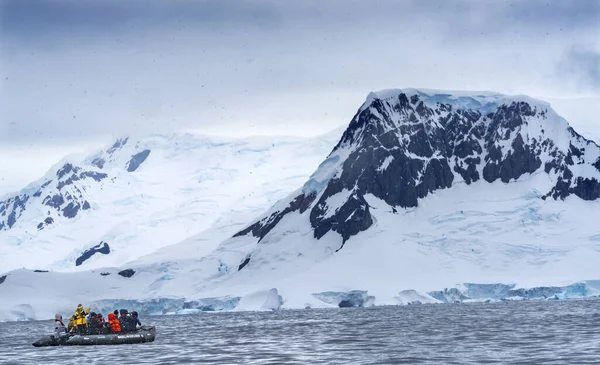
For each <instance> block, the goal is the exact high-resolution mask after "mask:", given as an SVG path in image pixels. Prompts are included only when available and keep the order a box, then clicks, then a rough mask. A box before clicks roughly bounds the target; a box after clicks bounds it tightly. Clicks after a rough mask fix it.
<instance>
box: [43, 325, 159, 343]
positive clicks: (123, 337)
mask: <svg viewBox="0 0 600 365" xmlns="http://www.w3.org/2000/svg"><path fill="white" fill-rule="evenodd" d="M155 337H156V330H155V329H154V327H149V328H143V327H142V328H140V329H139V330H137V331H135V332H125V333H108V334H98V335H74V336H69V337H62V338H56V337H54V336H44V337H42V338H40V339H39V340H37V341H35V342H34V343H33V346H35V347H44V346H94V345H124V344H134V343H144V342H152V341H154V338H155Z"/></svg>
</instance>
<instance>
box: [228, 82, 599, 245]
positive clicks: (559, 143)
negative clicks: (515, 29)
mask: <svg viewBox="0 0 600 365" xmlns="http://www.w3.org/2000/svg"><path fill="white" fill-rule="evenodd" d="M540 171H545V172H546V173H548V174H549V175H550V177H551V178H552V179H553V180H555V181H556V185H555V187H554V188H553V189H552V190H551V191H550V192H548V194H546V195H545V197H544V198H547V197H552V198H554V199H559V198H561V199H564V198H566V197H567V196H569V195H571V194H574V195H576V196H578V197H580V198H582V199H586V200H593V199H597V198H599V197H600V148H599V147H598V145H596V144H595V143H594V142H592V141H588V140H586V139H585V138H583V137H582V136H580V135H579V134H577V133H576V132H575V131H574V130H573V129H572V128H570V127H569V125H568V123H567V122H566V121H565V120H564V119H562V118H561V117H560V116H558V115H557V114H556V113H555V112H554V111H553V110H552V109H551V108H550V106H549V104H547V103H545V102H542V101H539V100H535V99H531V98H529V97H526V96H519V97H513V96H505V95H501V94H495V93H472V94H467V93H464V92H457V93H454V92H436V91H427V90H416V89H405V90H388V91H383V92H378V93H371V94H370V95H369V96H368V97H367V101H366V102H365V103H364V104H363V106H362V107H361V108H360V109H359V110H358V112H357V113H356V115H355V116H354V118H353V119H352V121H351V122H350V124H349V125H348V128H347V129H346V131H345V132H344V133H343V135H342V138H341V139H340V141H339V143H338V144H337V146H336V147H335V148H334V150H333V151H332V153H331V154H330V156H329V157H328V159H327V160H326V161H325V162H324V163H323V164H322V165H321V166H320V167H319V169H318V170H317V171H316V172H315V174H314V175H313V177H311V180H310V181H309V182H307V184H305V187H304V189H303V190H302V192H301V193H300V194H297V196H295V197H293V198H292V199H291V203H290V204H289V206H288V207H287V208H284V209H277V210H275V211H274V212H272V213H271V214H270V215H269V216H268V217H266V218H264V219H263V220H261V221H259V222H257V223H255V224H253V225H252V226H250V227H249V228H248V229H246V230H243V231H242V232H240V233H238V235H242V234H248V233H252V234H253V235H254V236H256V237H259V238H260V239H263V238H264V237H265V236H266V235H267V234H268V233H269V231H271V230H272V229H274V228H275V227H276V225H277V223H278V221H279V220H281V219H282V218H283V216H284V215H286V214H291V213H294V212H296V211H298V213H300V214H302V213H303V211H308V213H307V214H309V217H310V222H311V225H312V228H313V230H314V236H315V237H316V238H321V237H322V236H324V235H325V234H327V233H328V232H330V231H334V232H337V233H339V234H340V235H341V236H342V239H343V242H345V241H347V240H348V239H349V238H350V237H352V236H353V235H355V234H357V233H359V232H360V231H364V230H366V229H368V228H369V227H370V226H371V225H372V223H373V218H372V216H371V212H370V209H371V208H370V206H369V204H368V202H367V200H366V199H365V196H366V195H367V194H370V195H373V196H375V197H376V198H379V199H381V200H383V201H385V202H386V203H387V204H388V205H389V206H390V207H391V210H393V211H395V210H396V209H397V208H409V207H416V206H418V202H419V199H421V198H424V197H425V196H427V195H428V194H430V193H432V192H434V191H436V190H439V189H445V188H450V187H451V186H452V185H453V184H455V183H458V182H463V183H466V184H472V183H474V182H477V181H480V180H482V179H483V180H485V181H487V182H494V181H496V180H500V181H502V182H504V183H509V182H511V181H515V180H517V179H519V178H521V177H523V176H526V175H527V174H532V173H534V172H540ZM307 197H311V199H310V202H309V203H308V206H307V205H306V204H304V205H303V209H302V211H300V209H299V208H297V205H298V204H297V203H296V202H298V201H301V202H305V201H307Z"/></svg>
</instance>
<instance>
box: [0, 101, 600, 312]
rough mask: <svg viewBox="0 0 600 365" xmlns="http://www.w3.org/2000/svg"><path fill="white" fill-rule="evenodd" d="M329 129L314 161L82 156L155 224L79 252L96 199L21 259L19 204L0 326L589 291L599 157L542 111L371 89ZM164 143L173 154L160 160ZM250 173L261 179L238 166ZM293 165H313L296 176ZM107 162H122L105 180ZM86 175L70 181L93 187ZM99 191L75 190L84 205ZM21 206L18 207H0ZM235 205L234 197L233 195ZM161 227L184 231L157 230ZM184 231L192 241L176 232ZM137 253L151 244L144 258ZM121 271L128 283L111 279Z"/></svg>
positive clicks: (521, 104) (534, 106) (246, 148)
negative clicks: (85, 313) (77, 235)
mask: <svg viewBox="0 0 600 365" xmlns="http://www.w3.org/2000/svg"><path fill="white" fill-rule="evenodd" d="M340 134H341V138H340ZM340 134H338V135H337V137H336V138H334V139H333V143H329V142H331V140H329V142H328V143H329V144H326V143H325V142H324V141H323V140H321V141H319V142H317V146H321V147H322V149H320V147H319V148H316V147H315V145H314V144H312V143H314V141H313V142H307V141H305V140H304V141H288V142H285V143H283V144H284V145H285V146H282V149H272V148H273V146H271V147H269V144H268V143H267V142H265V141H259V142H256V141H243V142H239V143H240V144H239V145H236V147H235V148H233V147H231V146H232V145H231V143H232V142H214V141H212V142H206V141H203V142H198V141H197V140H194V139H184V140H185V142H180V140H179V139H178V138H175V137H174V138H173V139H164V138H163V137H152V138H151V139H149V140H147V142H144V143H140V145H139V146H137V147H136V146H135V144H133V147H132V144H131V143H130V142H123V143H121V144H120V145H119V146H116V147H115V151H114V152H112V153H113V154H118V151H119V148H124V147H123V146H128V145H129V146H130V147H127V148H132V150H129V151H128V152H127V153H124V154H123V156H122V157H120V159H119V160H118V161H116V160H115V161H112V160H111V159H110V158H105V157H106V154H105V152H101V153H100V154H99V155H93V156H91V157H90V164H88V165H85V166H84V167H85V169H83V170H82V171H96V172H100V171H102V172H103V173H106V174H107V175H108V176H110V177H107V178H103V179H102V181H110V179H111V178H112V177H113V175H115V174H117V175H118V177H119V178H118V179H116V180H115V181H117V180H119V179H123V180H125V181H126V182H129V183H131V184H134V186H135V187H139V189H140V191H142V190H143V191H144V193H143V194H144V195H145V198H144V199H142V200H140V199H139V197H137V196H127V195H123V196H118V199H117V201H118V202H119V204H117V205H118V206H124V207H128V208H127V209H128V210H122V211H120V213H119V211H117V212H111V213H110V214H109V213H106V212H105V213H103V214H106V216H107V217H109V216H111V215H112V214H113V213H114V214H115V219H120V220H121V221H122V220H123V219H124V217H128V218H127V219H130V218H129V214H132V213H127V212H132V211H133V212H135V214H142V213H143V214H146V212H145V210H146V209H147V210H148V211H153V212H154V213H155V214H158V217H156V216H155V217H153V221H154V224H148V223H145V224H144V225H143V227H135V224H134V223H133V222H135V220H133V221H131V220H130V221H128V222H121V224H119V225H116V226H113V227H112V228H111V231H110V232H111V233H110V234H107V233H104V231H103V230H101V231H100V232H99V234H98V235H97V236H96V238H95V239H94V240H91V241H87V242H83V243H81V242H77V244H75V243H69V241H70V240H73V241H76V239H72V238H69V236H68V235H66V233H65V232H66V231H61V228H60V227H62V226H64V227H68V226H69V225H70V224H75V223H71V222H78V223H77V224H78V226H81V227H82V232H86V233H88V234H89V233H90V232H92V233H93V232H96V231H95V230H94V229H96V228H94V229H92V228H91V223H90V225H83V223H80V222H85V220H86V218H85V217H86V215H87V216H90V217H94V215H95V214H98V213H97V212H98V211H101V210H102V208H101V207H99V202H100V201H101V200H98V198H97V197H99V196H101V194H100V193H98V194H100V195H97V196H96V195H95V194H96V193H94V194H91V195H90V198H89V199H88V198H87V195H84V197H85V199H86V201H89V202H90V209H87V210H86V211H85V212H84V213H85V214H84V213H81V212H80V213H78V214H82V215H81V216H80V217H79V216H78V217H77V218H75V221H71V220H68V219H64V218H65V217H61V216H53V217H54V218H55V222H53V223H50V224H48V225H47V226H44V228H43V229H42V230H40V231H37V232H36V235H37V236H39V237H44V236H43V234H48V235H49V234H50V233H46V232H53V231H54V233H52V235H51V236H48V237H52V238H55V239H57V240H58V241H59V243H60V244H61V245H64V246H65V247H68V248H69V249H68V250H67V249H65V250H64V252H61V253H60V257H61V259H58V258H57V257H44V255H45V253H46V249H45V246H44V245H43V244H42V243H41V242H38V244H37V245H35V247H33V246H31V247H28V246H27V244H25V243H24V240H23V236H20V235H19V234H15V233H14V232H17V233H18V232H21V231H20V230H21V228H19V227H20V225H21V224H25V222H29V223H30V226H31V225H33V223H34V222H36V223H37V222H38V221H39V217H40V216H39V214H37V215H36V214H33V213H32V212H33V211H34V210H33V209H32V210H30V209H29V205H30V204H33V203H34V202H35V201H36V200H35V199H34V198H35V197H30V198H28V199H27V202H26V203H25V204H21V203H19V204H17V208H18V209H17V211H18V212H20V208H19V207H21V205H23V206H26V207H27V208H26V212H25V213H23V214H22V215H21V217H23V218H19V219H20V221H17V222H16V224H14V228H11V229H9V230H4V231H2V232H0V235H4V236H0V238H2V241H1V242H2V246H0V247H3V249H4V250H5V251H3V252H6V253H7V254H9V255H13V256H12V257H17V258H18V260H23V257H26V254H25V253H31V254H32V256H34V260H33V261H34V262H32V263H27V266H26V267H27V269H22V268H21V266H15V265H13V266H7V267H6V269H4V270H0V272H1V273H2V277H5V278H4V280H3V281H2V280H0V296H1V297H2V298H3V300H2V303H1V304H0V320H10V319H41V318H51V317H52V315H53V313H54V312H56V311H59V310H60V311H66V310H72V309H70V308H71V307H72V306H73V303H78V302H85V303H92V305H97V306H98V307H101V308H103V310H104V309H108V308H111V307H114V306H118V305H127V306H130V307H132V308H136V309H137V308H140V310H141V312H142V313H148V314H151V313H165V314H171V313H173V314H176V313H199V312H204V311H236V310H278V309H279V310H285V309H298V308H332V307H369V306H378V305H409V304H410V305H413V304H436V303H456V302H459V303H464V302H473V301H481V302H487V301H490V302H493V301H503V300H564V299H577V298H590V297H597V296H598V295H599V290H600V284H598V283H600V281H599V280H598V279H600V269H599V268H598V265H597V263H598V262H599V260H600V240H598V236H599V233H598V230H597V224H596V221H597V217H598V216H599V213H600V203H599V201H598V199H597V195H598V194H599V193H600V190H598V186H600V184H599V181H600V147H598V145H597V143H596V142H594V141H591V140H587V139H585V138H583V137H582V136H580V135H579V134H577V132H576V131H574V130H573V129H572V128H571V127H570V126H569V124H568V123H567V121H565V120H564V119H563V118H562V117H560V116H558V115H557V114H556V113H555V112H554V111H553V110H552V109H551V106H550V105H549V104H548V103H545V102H543V101H539V100H535V99H532V98H529V97H526V96H505V95H501V94H497V93H489V92H474V93H472V92H452V91H432V90H425V89H394V90H387V91H383V92H376V93H372V94H370V95H369V96H368V97H367V101H366V102H365V103H364V104H363V105H362V106H361V107H360V108H359V109H358V111H357V113H356V115H355V117H354V118H353V119H352V121H351V122H350V124H349V126H348V128H347V129H346V130H345V131H344V132H343V134H342V133H340ZM336 140H337V141H338V142H337V145H336V144H335V141H336ZM150 141H153V142H152V143H162V144H163V145H164V148H162V149H161V148H157V147H156V146H154V145H152V143H150ZM255 142H256V143H258V144H259V145H261V146H262V147H261V148H256V146H254V145H253V144H254V143H255ZM234 143H237V142H234ZM171 144H179V145H178V146H177V147H169V146H171ZM286 144H287V145H286ZM200 145H201V146H202V147H198V146H200ZM207 146H210V148H208V150H210V151H213V150H216V151H221V149H222V148H224V149H225V151H227V152H226V153H225V152H224V156H225V157H224V158H225V160H226V161H228V162H227V163H223V164H221V165H219V166H217V167H215V166H212V165H211V166H212V167H211V168H208V169H194V171H195V172H194V173H193V174H190V173H189V171H188V169H189V166H190V165H191V164H192V162H191V161H193V160H195V159H202V160H203V162H204V160H206V159H207V156H208V155H209V154H210V153H212V152H210V153H209V152H207V153H208V154H205V153H204V152H202V153H198V154H194V153H188V152H186V151H188V150H189V149H192V150H194V149H195V148H200V149H202V150H203V151H204V148H207ZM306 146H309V147H306ZM171 148H173V149H174V150H175V151H176V152H173V153H172V154H170V153H171V152H165V151H171ZM302 148H308V149H309V150H311V151H313V152H314V154H310V156H309V157H310V163H306V164H304V162H306V161H308V160H309V159H307V160H303V161H299V160H298V157H299V156H300V155H302V154H298V153H297V151H298V150H299V149H302ZM146 149H149V150H151V152H150V153H149V154H148V155H147V156H146V159H145V160H144V161H143V162H141V164H140V165H139V166H138V167H137V168H136V169H135V171H133V172H129V171H127V167H126V166H128V163H129V162H130V161H131V158H132V156H134V155H136V153H140V152H142V151H144V150H146ZM259 150H260V151H263V152H264V151H265V150H269V151H270V152H269V153H263V152H261V153H259V154H260V156H259V157H257V158H258V159H257V160H255V159H254V157H250V156H245V153H246V152H247V153H249V154H250V155H252V156H254V155H253V154H254V153H256V151H259ZM161 151H163V152H161ZM238 151H240V152H239V153H240V154H241V155H242V157H241V160H240V159H238V157H237V153H238ZM219 153H220V152H219ZM276 153H278V154H280V155H274V154H276ZM103 156H104V157H103ZM178 156H179V157H178ZM244 156H245V157H244ZM100 157H102V158H100ZM99 158H100V159H99ZM268 158H270V160H269V159H268ZM157 159H158V160H157ZM178 159H180V161H179V160H178ZM101 160H102V161H101ZM167 160H168V161H171V160H173V161H174V163H173V165H171V164H165V163H161V164H159V165H157V166H162V167H163V168H161V169H159V168H157V167H156V168H152V164H153V161H167ZM93 161H95V163H92V162H93ZM136 161H137V160H136ZM266 161H269V162H268V163H267V162H266ZM246 162H251V163H253V164H256V166H259V167H260V168H259V169H258V170H255V168H256V166H255V165H252V168H249V169H243V168H241V167H240V165H241V164H243V163H246ZM319 162H321V163H320V164H319ZM300 163H302V166H310V165H312V167H310V168H306V169H305V170H303V171H304V172H305V173H304V174H299V175H296V174H295V173H294V171H296V168H297V166H295V164H300ZM313 163H314V164H313ZM111 164H116V165H115V166H116V167H114V168H113V167H111V168H110V172H107V171H108V170H109V167H110V166H112V165H111ZM227 164H229V165H227ZM289 164H291V167H290V165H289ZM62 166H64V165H60V166H59V168H60V167H62ZM73 166H74V167H79V165H78V164H76V163H74V164H73ZM225 166H228V167H225ZM278 168H281V169H282V171H277V172H278V174H277V176H276V177H277V178H276V179H275V178H274V177H273V176H272V175H273V171H274V169H278ZM314 168H316V170H311V169H314ZM95 169H100V170H95ZM167 170H168V172H167ZM57 171H58V169H55V170H53V171H52V172H51V173H50V175H52V174H56V172H57ZM82 171H80V172H78V175H77V176H78V177H79V176H80V175H79V174H80V173H81V172H82ZM113 171H117V172H113ZM232 171H235V172H232ZM256 171H262V172H261V173H257V172H256ZM250 172H252V175H255V174H256V175H257V176H253V177H252V179H251V180H250V182H252V184H253V189H254V190H253V191H254V192H256V193H255V195H254V196H251V194H250V193H248V190H244V189H245V187H244V186H243V185H244V184H242V183H240V182H239V181H236V182H234V183H232V184H224V183H223V181H228V182H229V181H230V180H231V179H237V178H239V177H242V176H245V177H248V176H249V175H251V174H250ZM311 172H312V174H311ZM146 173H147V174H148V175H146ZM150 175H152V176H153V177H152V179H155V180H152V179H150ZM163 175H164V176H166V177H165V179H166V180H167V181H169V183H170V184H171V183H172V184H173V186H170V187H169V189H167V190H165V186H166V185H163V184H162V183H158V184H154V185H152V184H150V182H151V181H156V180H160V179H158V176H161V177H162V176H163ZM65 176H67V175H65ZM69 176H70V175H69ZM86 176H87V175H86ZM288 176H293V177H292V178H288ZM86 179H87V178H83V179H79V180H77V181H75V183H81V180H84V182H86V183H87V182H88V181H89V182H90V183H91V182H92V181H93V180H86ZM190 179H192V180H194V181H196V182H198V181H200V182H206V181H208V183H207V185H202V184H200V186H201V187H200V188H198V185H194V186H195V187H192V186H190V185H189V184H184V185H181V184H180V183H179V181H180V180H183V181H188V182H189V181H190ZM59 180H61V179H59ZM63 180H64V178H63ZM63 180H61V181H63ZM43 181H45V180H43ZM265 181H268V182H267V183H265ZM42 183H45V182H42ZM95 183H97V182H96V181H94V184H91V185H90V187H89V190H86V192H87V191H90V192H95V191H96V190H94V189H96V187H97V186H98V185H96V184H95ZM55 184H56V182H53V183H50V184H49V185H47V186H46V187H45V188H48V189H57V186H56V185H55ZM116 184H121V183H116ZM136 184H137V185H136ZM149 184H150V185H151V187H148V186H147V185H149ZM265 184H266V186H265ZM225 185H226V186H225ZM39 186H41V185H39ZM119 186H121V185H119ZM282 186H285V189H282V188H281V187H282ZM173 187H176V191H177V193H176V194H174V195H173V196H179V194H181V197H182V199H183V197H186V199H183V200H177V199H175V202H174V203H176V209H175V210H170V209H167V210H165V211H164V212H162V213H161V212H159V213H157V212H156V211H155V210H154V209H158V208H160V209H162V208H163V207H164V205H162V204H166V202H165V201H167V202H169V199H168V198H166V199H165V198H164V197H165V196H168V197H171V195H170V194H169V192H172V191H173V190H172V189H173ZM122 188H123V189H126V190H124V191H129V190H128V189H129V188H126V187H125V186H124V185H123V186H122ZM170 189H171V190H170ZM197 189H198V190H197ZM31 191H35V189H33V190H31ZM238 193H239V195H235V194H238ZM28 194H29V193H27V192H21V193H20V194H18V195H15V197H13V198H11V199H13V200H11V204H12V205H11V206H13V205H14V202H15V201H16V200H15V199H16V197H18V196H20V198H18V201H19V202H22V201H23V200H24V198H23V196H24V195H28ZM215 194H217V195H219V194H221V195H222V196H221V195H219V196H218V197H217V198H215V197H214V195H215ZM228 194H234V195H235V196H232V197H231V199H230V200H228V199H229V198H227V197H226V196H227V195H228ZM82 195H83V194H82ZM208 195H210V196H211V199H209V200H210V202H209V204H208V205H207V206H208V207H210V209H212V210H213V211H214V215H213V216H211V218H207V216H208V214H207V213H206V211H203V213H202V214H197V209H198V207H199V206H204V205H203V204H204V203H205V202H206V200H207V199H208V198H207V196H208ZM224 196H225V197H224ZM190 197H191V198H190ZM92 198H94V199H92ZM188 198H190V199H188ZM178 199H179V198H178ZM108 201H109V202H113V201H114V200H108ZM140 201H143V202H144V205H143V206H141V207H140V206H139V205H138V204H140V203H139V202H140ZM228 203H229V204H228ZM28 204H29V205H28ZM81 204H83V203H81ZM169 204H170V202H169ZM81 206H83V205H81ZM167 207H171V205H167ZM44 209H45V208H44ZM181 210H185V211H186V212H188V213H189V214H190V216H187V215H186V214H181ZM174 211H176V212H177V214H175V215H173V212H174ZM138 212H139V213H138ZM194 212H196V213H194ZM38 213H39V212H38ZM27 214H31V216H35V219H29V220H28V219H27V217H29V216H28V215H27ZM42 216H43V215H42ZM102 217H104V216H102ZM90 219H92V218H90ZM103 219H104V218H103ZM106 219H112V218H110V217H109V218H106ZM136 219H137V218H136ZM161 220H167V221H176V222H177V224H176V223H173V224H172V225H166V226H163V225H162V224H163V223H159V222H161ZM205 220H206V221H205ZM90 222H91V221H90ZM199 222H202V223H206V224H200V223H199ZM94 226H95V225H94ZM159 226H160V227H162V228H160V229H158V228H156V229H155V227H159ZM190 226H193V227H194V230H193V231H189V232H188V231H186V230H187V229H188V228H189V227H190ZM56 227H59V228H56ZM34 228H35V226H34ZM153 229H155V230H153ZM145 230H148V231H147V234H144V232H145ZM173 231H177V233H178V234H173ZM6 232H9V233H6ZM59 232H62V234H61V235H58V233H59ZM161 232H162V233H161ZM159 233H160V234H159ZM125 237H128V239H124V238H125ZM146 240H149V242H153V243H152V244H150V245H149V246H148V247H146V248H145V249H140V247H142V246H143V243H144V242H146ZM156 241H162V242H160V243H157V242H156ZM64 242H67V243H64ZM100 242H107V243H108V244H109V245H110V251H111V253H110V254H108V255H98V254H96V255H93V256H92V257H91V258H89V259H88V260H86V261H85V262H84V263H83V264H82V265H80V266H78V267H76V268H75V260H76V258H77V257H79V256H80V255H81V253H82V252H84V251H85V250H88V249H90V248H93V247H95V246H96V245H98V244H100ZM113 242H115V243H113ZM128 243H130V245H128ZM127 247H130V248H131V249H127ZM113 248H114V251H115V254H113ZM117 252H121V253H119V254H116V253H117ZM0 253H2V252H0ZM65 253H66V254H67V255H66V256H67V257H66V258H65V257H64V256H65ZM125 253H127V254H125ZM38 256H39V257H38ZM49 256H52V255H49ZM56 256H59V255H58V254H56ZM18 260H17V261H18ZM21 262H22V261H21ZM3 265H4V264H3ZM19 265H22V264H19ZM33 269H43V270H45V269H50V271H49V272H35V271H34V270H33ZM126 269H131V270H132V271H133V272H134V274H133V275H132V276H130V277H123V276H121V275H119V272H122V271H123V270H126ZM90 287H91V288H102V289H100V290H97V291H90V290H89V288H90ZM115 309H116V308H115Z"/></svg>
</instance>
